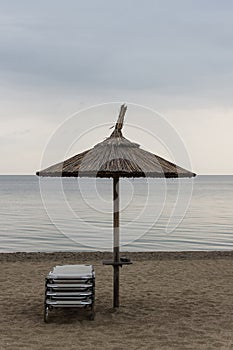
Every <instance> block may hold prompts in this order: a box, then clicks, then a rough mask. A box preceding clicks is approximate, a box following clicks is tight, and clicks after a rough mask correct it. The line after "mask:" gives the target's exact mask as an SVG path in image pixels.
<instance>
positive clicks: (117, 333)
mask: <svg viewBox="0 0 233 350" xmlns="http://www.w3.org/2000/svg"><path fill="white" fill-rule="evenodd" d="M127 255H128V256H130V257H131V259H132V260H133V262H134V263H133V265H130V266H125V267H123V268H122V269H121V291H120V295H121V307H120V309H119V310H117V311H115V312H114V311H113V309H112V267H111V266H102V264H101V260H102V258H108V254H102V253H51V254H46V253H30V254H26V253H17V254H0V264H1V271H0V272H1V273H0V279H1V292H0V298H1V300H0V349H1V350H5V349H9V350H14V349H17V350H18V349H31V350H35V349H41V350H42V349H43V350H44V349H48V350H50V349H57V350H59V349H63V350H65V349H69V350H71V349H87V350H89V349H107V350H108V349H115V350H118V349H121V350H122V349H151V350H154V349H195V350H196V349H233V312H232V311H233V310H232V309H233V307H232V305H233V253H232V252H223V253H220V252H212V253H205V252H202V253H200V252H199V253H192V252H189V253H133V254H127ZM84 262H85V263H90V264H93V265H94V266H95V270H96V318H95V320H94V321H89V320H88V319H87V317H86V314H80V313H77V310H76V311H72V310H67V309H65V310H55V311H52V313H51V323H49V324H45V323H44V321H43V301H44V278H45V276H46V275H47V273H48V272H49V271H50V270H51V269H52V267H53V266H55V265H59V264H70V263H71V264H78V263H84Z"/></svg>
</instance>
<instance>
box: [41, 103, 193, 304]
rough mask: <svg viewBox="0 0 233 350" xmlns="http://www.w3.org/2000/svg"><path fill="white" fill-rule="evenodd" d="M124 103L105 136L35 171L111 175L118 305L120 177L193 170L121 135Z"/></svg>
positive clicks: (185, 174)
mask: <svg viewBox="0 0 233 350" xmlns="http://www.w3.org/2000/svg"><path fill="white" fill-rule="evenodd" d="M126 110H127V106H125V105H124V104H123V105H122V106H121V109H120V113H119V117H118V120H117V122H116V125H115V128H114V130H113V132H112V134H111V135H110V137H108V138H107V139H106V140H104V141H103V142H100V143H98V144H97V145H95V146H94V147H93V148H91V149H89V150H87V151H84V152H82V153H80V154H77V155H75V156H73V157H71V158H69V159H67V160H65V161H62V162H60V163H57V164H55V165H52V166H50V167H48V168H46V169H44V170H41V171H38V172H37V173H36V174H37V175H38V176H54V177H58V176H64V177H101V178H104V177H106V178H112V179H113V261H110V262H106V264H109V265H112V266H113V269H114V283H113V285H114V290H113V294H114V297H113V306H114V307H119V267H120V266H122V265H124V264H127V263H128V262H127V261H122V260H121V259H120V251H119V246H120V241H119V178H120V177H133V178H134V177H153V178H161V177H166V178H171V177H172V178H177V177H179V178H180V177H193V176H195V175H196V174H194V173H193V172H190V171H188V170H186V169H183V168H181V167H179V166H177V165H176V164H174V163H171V162H169V161H167V160H165V159H163V158H161V157H159V156H157V155H155V154H152V153H150V152H147V151H145V150H143V149H141V148H140V145H139V144H137V143H133V142H131V141H129V140H128V139H126V138H125V137H124V136H123V135H122V128H123V124H124V116H125V113H126Z"/></svg>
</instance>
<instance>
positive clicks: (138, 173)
mask: <svg viewBox="0 0 233 350" xmlns="http://www.w3.org/2000/svg"><path fill="white" fill-rule="evenodd" d="M126 110H127V107H126V106H125V105H122V106H121V110H120V114H119V117H118V120H117V123H116V125H115V128H114V131H113V132H112V134H111V135H110V136H109V137H108V138H107V139H105V140H104V141H102V142H100V143H98V144H97V145H95V146H94V147H93V148H91V149H89V150H86V151H84V152H82V153H80V154H77V155H75V156H73V157H71V158H69V159H67V160H65V161H62V162H60V163H57V164H55V165H52V166H50V167H48V168H46V169H44V170H41V171H38V172H37V175H39V176H65V177H72V176H73V177H82V176H86V177H167V178H168V177H193V176H195V175H196V174H194V173H193V172H190V171H188V170H186V169H183V168H181V167H180V166H177V165H176V164H174V163H172V162H169V161H168V160H166V159H164V158H161V157H159V156H158V155H155V154H153V153H150V152H147V151H145V150H143V149H141V148H140V145H139V144H137V143H134V142H131V141H130V140H128V139H127V138H125V137H124V136H123V135H122V131H121V130H122V127H123V123H124V115H125V113H126Z"/></svg>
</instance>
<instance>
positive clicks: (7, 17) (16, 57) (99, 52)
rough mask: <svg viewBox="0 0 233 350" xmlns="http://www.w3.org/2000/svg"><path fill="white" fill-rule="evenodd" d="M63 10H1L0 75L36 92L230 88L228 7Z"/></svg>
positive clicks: (169, 4)
mask: <svg viewBox="0 0 233 350" xmlns="http://www.w3.org/2000/svg"><path fill="white" fill-rule="evenodd" d="M12 3H14V5H15V6H12V5H11V4H12ZM22 4H24V5H22ZM68 4H69V5H67V3H65V2H62V1H58V2H55V1H49V2H45V1H42V2H40V4H38V3H37V4H36V3H33V2H29V1H21V2H20V6H19V2H16V1H13V2H10V3H8V4H7V3H6V2H5V3H4V5H1V6H2V8H3V12H2V14H1V18H2V19H3V20H2V23H3V24H2V26H1V27H2V30H1V34H0V69H1V71H4V74H5V75H6V74H9V76H10V77H11V78H12V76H13V78H12V79H15V80H16V81H18V82H21V84H22V80H23V81H25V84H28V85H32V86H36V87H37V86H38V85H39V86H43V84H46V85H51V86H52V85H59V84H60V85H63V86H73V87H75V88H81V89H82V88H88V87H91V88H96V89H111V88H115V89H121V88H125V89H132V90H133V89H137V90H140V89H141V90H143V89H151V90H154V91H156V92H158V93H164V92H165V91H167V92H168V93H171V94H172V93H173V94H175V93H180V94H190V93H193V92H194V91H195V92H196V93H197V94H198V93H203V90H208V89H210V90H213V86H214V85H215V88H214V90H216V91H219V90H221V88H223V87H224V90H227V89H229V90H230V89H232V78H233V69H232V62H233V48H232V45H231V43H232V35H233V23H232V13H233V4H232V3H231V2H230V1H227V0H225V1H221V2H219V1H217V0H215V1H200V0H199V1H195V2H194V1H184V0H183V1H175V2H174V1H166V0H165V1H147V2H144V3H142V2H140V1H124V2H123V1H120V2H117V3H116V2H114V1H98V2H96V3H94V4H93V2H90V1H87V2H85V3H84V2H81V1H70V2H69V3H68ZM10 6H11V7H10Z"/></svg>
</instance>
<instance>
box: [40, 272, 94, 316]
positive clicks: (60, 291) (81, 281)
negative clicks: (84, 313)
mask: <svg viewBox="0 0 233 350" xmlns="http://www.w3.org/2000/svg"><path fill="white" fill-rule="evenodd" d="M94 301H95V272H94V268H93V266H92V265H63V266H56V267H54V268H53V270H52V271H51V272H49V274H48V275H47V277H46V279H45V303H44V321H45V322H48V318H49V312H50V311H52V309H53V308H59V307H72V308H74V307H76V308H85V309H87V310H89V311H90V313H89V318H90V319H91V320H93V319H94V317H95V312H94Z"/></svg>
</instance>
